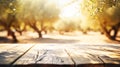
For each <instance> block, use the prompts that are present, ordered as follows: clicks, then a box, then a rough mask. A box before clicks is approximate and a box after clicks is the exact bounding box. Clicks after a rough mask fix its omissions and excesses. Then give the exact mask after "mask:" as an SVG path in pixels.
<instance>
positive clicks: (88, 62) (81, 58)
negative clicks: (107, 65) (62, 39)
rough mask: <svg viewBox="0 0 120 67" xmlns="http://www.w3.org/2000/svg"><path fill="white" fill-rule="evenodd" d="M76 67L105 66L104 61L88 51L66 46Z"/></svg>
mask: <svg viewBox="0 0 120 67" xmlns="http://www.w3.org/2000/svg"><path fill="white" fill-rule="evenodd" d="M66 52H67V53H68V54H69V55H70V56H71V58H72V59H73V61H74V63H75V64H76V67H104V63H103V62H102V61H101V60H100V59H99V58H98V57H97V56H95V55H93V54H90V53H87V52H86V50H84V49H78V47H76V48H66Z"/></svg>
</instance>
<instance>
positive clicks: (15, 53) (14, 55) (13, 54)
mask: <svg viewBox="0 0 120 67" xmlns="http://www.w3.org/2000/svg"><path fill="white" fill-rule="evenodd" d="M11 45H13V44H9V45H8V46H7V47H10V48H7V47H6V46H5V47H6V48H4V49H3V48H2V49H1V50H0V65H11V64H12V63H13V62H15V61H16V60H17V59H18V58H19V57H20V56H21V55H22V54H24V53H25V52H26V51H27V50H28V49H29V48H30V47H32V46H33V44H16V46H14V47H11Z"/></svg>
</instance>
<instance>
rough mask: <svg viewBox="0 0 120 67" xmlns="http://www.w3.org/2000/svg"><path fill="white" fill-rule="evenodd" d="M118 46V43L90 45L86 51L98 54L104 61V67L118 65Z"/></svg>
mask: <svg viewBox="0 0 120 67" xmlns="http://www.w3.org/2000/svg"><path fill="white" fill-rule="evenodd" d="M119 49H120V46H119V45H114V44H112V45H109V44H104V45H91V46H89V47H87V49H86V52H87V53H90V54H92V55H95V56H98V57H99V59H100V60H101V61H103V62H104V65H105V67H119V66H120V50H119Z"/></svg>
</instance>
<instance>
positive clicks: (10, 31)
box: [7, 29, 18, 43]
mask: <svg viewBox="0 0 120 67" xmlns="http://www.w3.org/2000/svg"><path fill="white" fill-rule="evenodd" d="M7 31H8V34H9V35H10V36H12V38H13V42H15V43H16V42H18V40H17V38H16V36H15V33H14V32H13V31H12V30H11V29H7Z"/></svg>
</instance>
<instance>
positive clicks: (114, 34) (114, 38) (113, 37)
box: [111, 26, 119, 40]
mask: <svg viewBox="0 0 120 67" xmlns="http://www.w3.org/2000/svg"><path fill="white" fill-rule="evenodd" d="M112 30H113V31H114V33H113V35H111V36H112V39H113V40H116V37H117V33H118V30H119V28H118V27H115V26H113V27H112Z"/></svg>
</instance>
